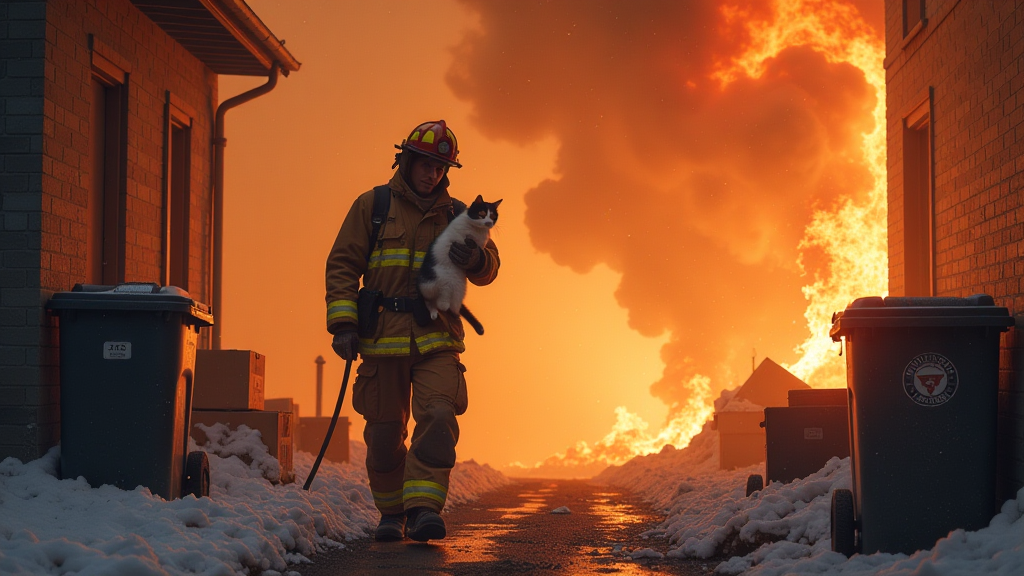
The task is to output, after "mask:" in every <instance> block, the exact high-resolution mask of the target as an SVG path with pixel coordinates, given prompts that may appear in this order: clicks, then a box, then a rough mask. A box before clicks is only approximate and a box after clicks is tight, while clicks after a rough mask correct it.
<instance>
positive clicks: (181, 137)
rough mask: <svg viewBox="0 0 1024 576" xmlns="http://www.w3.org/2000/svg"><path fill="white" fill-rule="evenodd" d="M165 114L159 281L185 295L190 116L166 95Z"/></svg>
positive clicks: (190, 173) (182, 105)
mask: <svg viewBox="0 0 1024 576" xmlns="http://www.w3.org/2000/svg"><path fill="white" fill-rule="evenodd" d="M166 111H167V123H166V126H165V129H166V140H165V143H164V150H165V153H164V201H163V214H164V234H163V278H162V281H163V283H164V284H165V285H169V286H178V287H180V288H183V289H185V290H186V291H187V290H188V260H189V256H188V245H189V205H190V203H191V197H190V194H189V181H190V179H191V176H192V171H191V150H192V113H191V112H190V111H189V109H188V107H187V106H186V105H185V104H184V103H183V102H181V100H180V99H179V98H177V97H175V96H174V95H173V94H171V93H170V92H168V93H167V109H166Z"/></svg>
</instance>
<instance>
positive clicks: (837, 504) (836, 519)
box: [831, 488, 857, 558]
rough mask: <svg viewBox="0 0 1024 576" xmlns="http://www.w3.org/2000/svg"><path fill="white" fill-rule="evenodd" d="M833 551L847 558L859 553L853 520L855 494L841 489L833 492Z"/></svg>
mask: <svg viewBox="0 0 1024 576" xmlns="http://www.w3.org/2000/svg"><path fill="white" fill-rule="evenodd" d="M831 531H832V551H833V552H839V553H840V554H843V555H845V556H846V557H847V558H849V557H850V556H853V555H854V554H855V553H856V552H857V543H856V540H855V537H856V524H855V522H854V518H853V492H851V491H850V490H846V489H843V488H840V489H838V490H835V491H834V492H832V530H831Z"/></svg>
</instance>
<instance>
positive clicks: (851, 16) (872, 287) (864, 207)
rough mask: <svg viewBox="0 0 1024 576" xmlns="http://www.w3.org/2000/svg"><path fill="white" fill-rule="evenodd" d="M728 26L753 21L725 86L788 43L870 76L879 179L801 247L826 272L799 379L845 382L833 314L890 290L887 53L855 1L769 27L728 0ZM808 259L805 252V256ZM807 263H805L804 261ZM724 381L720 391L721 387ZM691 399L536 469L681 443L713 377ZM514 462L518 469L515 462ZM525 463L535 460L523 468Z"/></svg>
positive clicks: (787, 14) (816, 227) (797, 366)
mask: <svg viewBox="0 0 1024 576" xmlns="http://www.w3.org/2000/svg"><path fill="white" fill-rule="evenodd" d="M721 10H722V14H723V16H724V17H725V20H726V24H737V23H739V24H742V25H744V26H745V27H746V28H747V32H748V34H749V37H750V44H749V46H748V49H747V51H746V52H745V53H743V54H742V55H741V56H740V57H738V58H735V59H732V60H730V61H727V62H722V63H719V66H718V69H717V71H716V72H715V74H714V75H713V79H714V80H717V81H718V82H720V83H721V84H722V85H723V86H724V85H727V84H728V83H730V82H732V81H734V80H736V79H738V78H740V77H741V76H743V75H745V76H748V77H751V78H757V77H759V76H760V75H761V74H763V72H764V70H765V64H766V62H767V61H768V60H769V59H771V58H774V57H776V56H778V55H779V53H780V52H782V51H783V50H784V49H786V48H790V47H797V46H806V47H809V48H811V49H813V50H815V51H817V52H819V53H821V54H822V55H824V57H825V58H826V59H827V60H828V61H829V62H832V63H840V62H842V63H847V64H850V65H852V66H855V67H856V68H858V69H860V70H861V71H862V72H863V73H864V77H865V80H866V81H867V83H868V84H869V85H870V86H872V87H873V88H874V91H875V95H876V98H877V99H876V104H875V108H874V110H873V116H874V120H875V122H874V129H873V130H872V131H871V132H870V133H866V134H864V135H863V143H862V147H861V148H862V151H863V159H864V162H865V164H866V165H867V167H868V169H869V171H870V173H871V176H872V178H873V185H872V188H871V190H869V191H868V193H867V194H866V195H865V196H864V198H863V199H862V200H860V202H858V201H855V200H854V199H850V198H847V199H844V200H842V201H841V202H840V203H839V205H838V206H835V207H833V208H832V210H831V211H829V210H818V211H816V212H815V213H814V215H813V217H812V220H811V222H810V224H809V225H808V226H807V228H806V229H805V231H804V236H803V240H802V241H801V243H800V245H799V249H800V251H801V254H807V253H808V252H809V251H811V250H817V251H820V252H821V253H823V254H824V255H825V257H826V261H827V265H826V268H825V270H824V271H823V272H819V273H815V274H814V277H813V279H812V281H811V282H810V283H809V284H808V285H806V286H804V287H803V294H804V297H805V298H806V299H807V302H808V304H807V308H806V310H805V312H804V318H805V320H806V322H807V328H808V332H809V336H808V337H807V338H806V340H804V342H803V343H801V344H800V345H799V346H797V348H796V351H797V352H799V353H801V357H800V359H799V360H797V361H796V362H795V363H793V364H791V365H787V366H786V368H787V369H789V370H790V371H791V372H792V373H793V374H795V375H796V376H797V377H799V378H801V379H803V380H805V381H807V382H808V383H809V384H811V385H812V386H815V387H844V386H845V385H846V374H845V365H844V364H843V362H842V360H841V358H840V357H839V355H838V352H839V351H838V349H837V348H836V346H835V345H834V344H833V342H832V341H831V339H830V338H829V336H828V331H829V328H830V327H831V316H832V313H833V312H835V311H837V310H842V309H844V308H845V307H846V306H847V304H849V303H850V302H851V301H852V300H853V299H854V298H856V297H859V296H863V295H883V296H884V295H886V294H887V292H888V262H887V234H886V208H887V207H886V188H885V186H886V166H885V71H884V69H883V67H882V60H883V58H884V56H885V48H884V45H883V42H882V40H881V39H880V38H878V37H877V36H876V35H875V33H874V32H873V31H872V30H871V28H870V27H869V26H868V24H867V23H865V22H864V21H863V19H862V18H861V17H860V15H859V14H858V13H857V11H856V9H855V8H853V7H852V6H849V5H846V4H842V3H839V2H836V1H834V0H777V2H776V3H775V5H774V20H773V21H772V22H770V24H769V25H765V24H764V23H763V22H761V21H758V20H755V19H751V17H750V15H749V14H748V13H747V12H746V11H745V10H744V9H743V8H741V7H739V6H724V7H723V8H722V9H721ZM801 259H802V257H801ZM799 264H800V265H801V266H802V265H803V263H802V262H799ZM720 388H722V386H718V387H717V388H716V390H717V389H720ZM688 389H689V390H690V391H691V395H690V397H689V400H688V401H687V402H686V404H685V405H683V406H682V407H681V408H680V409H678V410H677V411H676V412H674V414H673V416H672V417H671V419H670V421H669V422H667V423H666V425H665V426H664V428H662V430H661V431H660V432H658V433H657V434H652V433H650V432H648V428H649V425H648V424H647V422H644V421H643V419H641V418H640V417H639V416H637V415H635V414H632V413H630V412H629V411H628V410H627V409H626V408H625V407H618V408H616V410H615V414H616V419H617V421H616V423H615V425H614V426H613V428H612V431H611V432H609V433H608V435H606V436H605V437H604V438H603V439H601V440H600V441H598V442H596V443H594V444H593V445H590V444H588V443H587V442H583V441H581V442H578V443H577V444H576V446H575V447H572V448H570V449H569V450H568V451H567V452H565V453H562V454H556V455H555V456H552V457H550V458H548V459H547V460H545V461H544V462H541V463H538V464H537V465H536V466H534V467H533V469H536V470H542V469H547V470H548V471H551V470H553V469H557V468H568V467H573V466H577V467H588V466H590V467H592V466H594V465H595V464H602V465H617V464H621V463H623V462H625V461H627V460H629V459H630V458H633V457H635V456H640V455H645V454H651V453H654V452H658V451H659V450H661V449H662V448H663V447H664V446H666V445H673V446H675V447H677V448H683V447H685V446H687V445H689V443H690V440H691V439H692V438H693V437H694V436H695V435H696V434H698V433H699V432H700V431H701V429H702V427H703V425H704V423H705V421H706V420H707V419H708V418H709V417H710V416H711V414H712V412H713V411H714V408H713V401H714V395H713V392H712V383H711V380H710V379H709V378H707V377H706V376H701V375H696V376H694V377H692V379H691V380H690V381H689V383H688ZM513 468H516V466H513ZM518 469H520V470H530V467H522V466H519V467H518Z"/></svg>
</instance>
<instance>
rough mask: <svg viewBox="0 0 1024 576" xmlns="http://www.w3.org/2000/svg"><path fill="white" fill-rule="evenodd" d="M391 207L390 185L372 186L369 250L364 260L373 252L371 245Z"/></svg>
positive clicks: (376, 237)
mask: <svg viewBox="0 0 1024 576" xmlns="http://www.w3.org/2000/svg"><path fill="white" fill-rule="evenodd" d="M390 208H391V187H390V186H388V185H387V184H383V185H381V186H374V188H373V214H372V215H371V216H370V225H371V227H370V250H369V252H367V254H366V260H367V261H369V260H370V255H371V254H373V245H374V244H376V243H377V239H378V238H379V237H380V229H381V226H383V224H384V221H385V220H387V218H388V210H389V209H390Z"/></svg>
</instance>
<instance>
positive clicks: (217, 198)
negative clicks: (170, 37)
mask: <svg viewBox="0 0 1024 576" xmlns="http://www.w3.org/2000/svg"><path fill="white" fill-rule="evenodd" d="M279 72H280V65H278V64H277V63H276V62H275V63H274V65H273V66H271V68H270V75H269V76H268V77H267V83H266V84H263V85H262V86H257V87H256V88H253V89H252V90H249V91H248V92H243V93H241V94H239V95H237V96H233V97H231V98H228V99H227V100H225V101H223V102H221V104H220V106H218V107H217V115H216V118H215V120H214V129H213V130H214V137H213V274H212V276H213V286H212V290H211V291H212V292H213V302H212V303H211V304H212V305H213V313H214V314H215V319H216V321H215V322H214V323H213V338H212V340H213V341H212V342H211V346H212V348H213V349H214V350H220V334H221V326H223V317H222V316H221V315H220V314H221V313H222V310H221V279H222V278H223V274H222V272H223V268H222V267H223V264H224V233H223V232H224V147H225V146H227V144H228V140H227V138H225V137H224V115H225V114H226V113H227V111H228V110H230V109H232V108H234V107H235V106H240V105H242V104H245V103H246V102H248V101H250V100H253V99H255V98H258V97H260V96H262V95H264V94H266V93H267V92H270V91H271V90H273V89H274V87H275V86H277V75H278V73H279Z"/></svg>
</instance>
